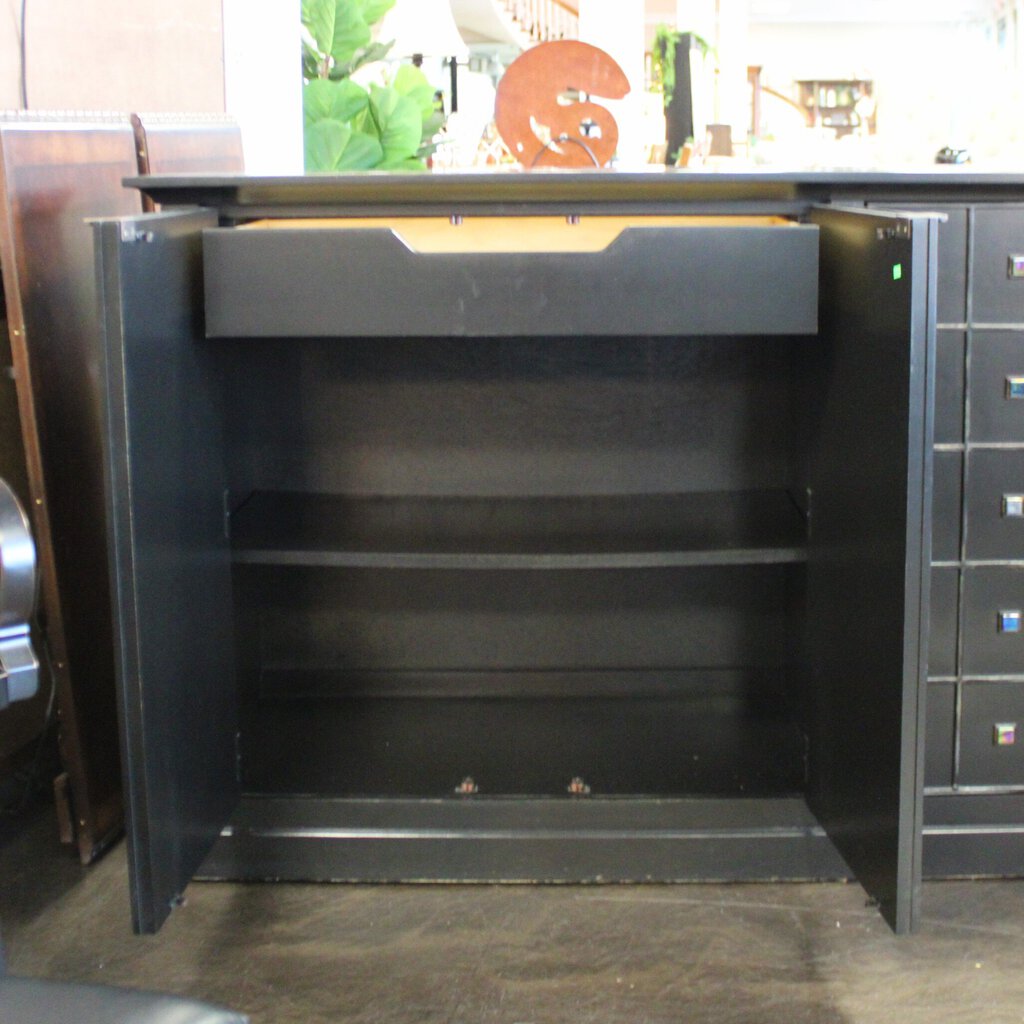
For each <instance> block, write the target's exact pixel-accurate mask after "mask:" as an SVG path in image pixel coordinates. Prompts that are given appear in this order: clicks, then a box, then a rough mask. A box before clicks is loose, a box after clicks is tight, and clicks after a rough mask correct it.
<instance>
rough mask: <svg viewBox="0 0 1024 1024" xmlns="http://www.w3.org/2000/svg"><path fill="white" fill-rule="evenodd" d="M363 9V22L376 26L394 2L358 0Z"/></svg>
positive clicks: (386, 0)
mask: <svg viewBox="0 0 1024 1024" xmlns="http://www.w3.org/2000/svg"><path fill="white" fill-rule="evenodd" d="M360 2H361V4H362V8H363V20H364V21H365V22H366V24H367V25H376V24H377V22H378V21H380V19H381V18H383V17H384V15H385V14H387V13H388V11H390V10H391V8H392V7H394V6H395V0H360Z"/></svg>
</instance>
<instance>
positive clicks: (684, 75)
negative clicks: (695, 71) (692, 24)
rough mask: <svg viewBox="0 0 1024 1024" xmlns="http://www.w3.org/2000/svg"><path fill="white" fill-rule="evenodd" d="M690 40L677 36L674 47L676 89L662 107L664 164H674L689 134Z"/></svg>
mask: <svg viewBox="0 0 1024 1024" xmlns="http://www.w3.org/2000/svg"><path fill="white" fill-rule="evenodd" d="M692 41H693V37H692V36H691V35H690V33H689V32H684V33H683V34H682V35H680V36H679V38H678V40H677V41H676V44H675V48H676V49H675V69H676V85H675V89H673V91H672V99H671V100H670V101H669V102H668V103H667V104H666V105H665V135H666V141H667V145H666V146H665V163H667V164H674V163H675V162H676V157H677V156H678V155H679V150H680V149H682V147H683V144H684V143H685V142H686V140H687V139H692V138H693V137H694V133H693V87H692V83H691V73H692V69H691V64H690V54H691V52H692Z"/></svg>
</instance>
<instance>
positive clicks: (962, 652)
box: [924, 199, 1024, 876]
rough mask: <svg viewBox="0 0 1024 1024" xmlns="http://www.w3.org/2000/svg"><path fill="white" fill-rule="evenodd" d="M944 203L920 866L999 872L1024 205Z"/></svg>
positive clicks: (1013, 623) (1007, 816)
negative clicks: (957, 479)
mask: <svg viewBox="0 0 1024 1024" xmlns="http://www.w3.org/2000/svg"><path fill="white" fill-rule="evenodd" d="M941 208H942V210H943V212H945V213H946V214H948V220H947V222H946V224H945V225H944V227H943V229H940V233H939V238H940V254H939V268H940V270H939V280H940V294H939V299H938V311H939V316H938V318H939V330H938V341H937V374H936V411H935V425H936V431H935V442H936V452H935V473H936V475H935V506H934V520H933V526H934V536H935V538H936V542H935V546H934V547H933V559H934V561H935V562H936V566H935V568H933V577H934V578H935V579H936V580H937V581H938V582H937V583H936V584H934V585H933V590H932V594H933V606H932V620H931V643H930V656H929V679H930V683H929V687H928V705H929V706H928V739H927V750H928V755H927V770H926V777H925V783H926V787H927V788H926V798H925V835H924V866H925V873H926V874H927V875H935V876H945V875H979V874H986V873H992V874H1007V873H1015V872H1016V871H1018V870H1019V868H1020V865H1021V864H1022V863H1024V850H1022V849H1021V847H1020V842H1019V839H1018V838H1017V837H1018V836H1019V823H1020V817H1021V801H1022V800H1024V795H1019V794H1024V771H1022V769H1021V757H1022V753H1021V752H1022V749H1024V748H1022V742H1024V740H1022V737H1021V733H1020V725H1021V724H1024V706H1022V703H1021V694H1022V687H1024V633H1022V628H1024V627H1022V624H1021V617H1020V616H1021V613H1024V329H1022V328H1024V266H1022V265H1021V260H1020V258H1019V257H1021V256H1022V255H1024V206H1022V205H1021V204H1020V200H1019V199H1017V201H1016V202H1014V201H1009V202H992V201H979V202H972V203H968V204H967V205H966V206H962V205H949V206H945V207H941ZM943 268H946V272H945V273H944V272H943ZM953 268H956V271H955V272H954V270H953ZM943 289H946V291H947V294H943ZM954 466H957V467H960V468H961V471H962V486H961V487H960V488H959V495H960V501H959V507H957V504H956V501H957V499H956V495H955V489H954V486H955V485H954V482H953V477H954V476H955V473H956V470H955V468H954ZM943 467H944V468H943ZM954 522H956V525H957V528H958V532H959V536H960V543H959V546H956V547H954V545H953V544H952V543H951V542H952V530H953V524H954ZM941 538H945V539H944V540H941Z"/></svg>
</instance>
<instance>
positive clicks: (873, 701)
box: [807, 208, 937, 932]
mask: <svg viewBox="0 0 1024 1024" xmlns="http://www.w3.org/2000/svg"><path fill="white" fill-rule="evenodd" d="M811 219H812V221H813V222H814V223H816V224H818V225H819V228H820V231H821V259H820V287H821V294H820V303H819V309H820V337H819V339H818V347H817V350H816V353H815V359H816V364H815V365H814V366H813V368H812V372H813V381H814V387H813V388H812V389H811V391H810V398H809V402H810V404H811V406H812V410H811V413H812V415H813V417H814V419H815V421H816V423H817V430H816V431H815V441H814V450H813V452H812V458H811V466H810V471H809V479H810V488H811V497H810V538H809V560H808V654H809V658H808V668H809V671H808V685H809V691H808V702H807V708H808V719H809V720H808V732H809V736H810V749H809V761H808V801H809V803H810V804H811V807H812V809H813V810H814V812H815V813H816V815H817V816H818V818H819V820H820V821H821V823H822V825H823V826H824V827H825V829H826V831H827V832H828V834H829V835H830V836H831V838H832V840H833V841H834V843H835V844H836V846H837V847H838V849H839V851H840V853H842V855H843V857H844V858H845V859H846V861H847V863H848V865H849V867H850V869H851V870H852V871H853V872H854V874H855V875H856V876H857V878H858V879H859V880H860V882H861V884H862V885H863V886H864V888H865V889H866V890H867V891H868V893H869V895H870V896H871V897H872V898H873V899H875V900H877V901H878V903H879V905H880V907H881V910H882V912H883V914H884V915H885V917H886V919H887V920H888V921H889V922H890V924H891V925H892V926H893V927H894V928H895V929H896V931H898V932H905V931H910V930H912V929H913V928H914V926H915V918H916V915H917V905H918V901H919V895H920V892H919V890H920V878H921V831H920V822H921V814H922V777H923V735H924V694H925V689H924V679H925V667H926V660H927V658H926V655H927V644H926V642H925V641H926V638H927V628H928V586H927V580H928V565H929V559H930V530H931V527H930V513H931V443H932V407H933V395H934V365H933V364H934V351H935V346H934V337H935V327H934V314H935V300H934V282H935V266H936V264H935V252H936V241H937V232H936V225H935V223H934V221H932V220H929V219H928V218H918V217H901V216H898V215H884V214H878V213H875V212H867V211H864V210H859V211H853V210H842V209H835V208H832V209H820V210H815V211H813V212H812V215H811Z"/></svg>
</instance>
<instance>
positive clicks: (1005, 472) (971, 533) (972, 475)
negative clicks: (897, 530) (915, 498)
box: [935, 449, 1024, 560]
mask: <svg viewBox="0 0 1024 1024" xmlns="http://www.w3.org/2000/svg"><path fill="white" fill-rule="evenodd" d="M938 465H939V463H938V458H936V475H935V489H936V495H938V491H939V487H940V483H941V481H940V477H939V472H938ZM936 500H938V499H937V498H936ZM936 515H937V514H936ZM935 529H936V530H937V529H938V522H937V520H936V527H935ZM966 531H967V545H966V550H967V558H968V559H970V560H987V559H1000V560H1002V559H1007V560H1013V559H1022V560H1024V449H1022V450H1005V449H1003V450H1000V449H996V450H992V449H980V450H979V449H974V450H973V451H972V452H971V453H970V455H968V473H967V522H966Z"/></svg>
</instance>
